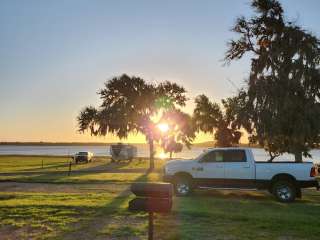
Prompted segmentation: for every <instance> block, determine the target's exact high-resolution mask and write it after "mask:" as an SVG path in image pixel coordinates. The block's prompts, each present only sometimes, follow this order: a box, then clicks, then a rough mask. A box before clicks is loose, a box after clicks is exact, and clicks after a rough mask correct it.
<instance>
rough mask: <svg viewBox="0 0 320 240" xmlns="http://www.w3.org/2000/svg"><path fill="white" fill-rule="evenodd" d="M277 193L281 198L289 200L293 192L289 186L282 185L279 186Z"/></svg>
mask: <svg viewBox="0 0 320 240" xmlns="http://www.w3.org/2000/svg"><path fill="white" fill-rule="evenodd" d="M277 195H278V196H279V198H280V199H281V200H284V201H287V200H289V199H290V198H291V196H292V193H291V190H290V188H289V187H288V186H280V187H278V188H277Z"/></svg>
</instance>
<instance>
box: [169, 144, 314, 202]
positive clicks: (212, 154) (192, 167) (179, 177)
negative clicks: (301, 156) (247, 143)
mask: <svg viewBox="0 0 320 240" xmlns="http://www.w3.org/2000/svg"><path fill="white" fill-rule="evenodd" d="M318 174H319V169H318V167H317V166H316V165H313V163H312V162H304V163H295V162H271V163H270V162H256V161H255V160H254V157H253V154H252V151H251V150H250V149H247V148H212V149H208V150H207V151H205V152H204V153H202V154H201V155H200V156H198V157H197V158H195V159H191V160H172V161H169V162H168V163H167V164H166V165H165V166H164V181H165V182H171V183H173V185H174V188H175V192H176V194H177V195H178V196H184V195H188V194H190V193H191V192H192V190H193V189H194V188H196V187H204V188H226V189H230V188H231V189H232V188H240V189H265V190H268V191H269V192H270V193H272V194H274V195H275V197H276V198H277V199H278V200H279V201H281V202H292V201H294V200H295V198H296V197H298V198H301V188H307V187H316V188H317V189H319V183H318V181H317V180H316V176H317V175H318Z"/></svg>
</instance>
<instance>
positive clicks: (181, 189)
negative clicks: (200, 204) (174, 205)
mask: <svg viewBox="0 0 320 240" xmlns="http://www.w3.org/2000/svg"><path fill="white" fill-rule="evenodd" d="M177 192H178V193H180V194H183V195H185V194H187V193H188V192H189V185H188V184H186V183H177Z"/></svg>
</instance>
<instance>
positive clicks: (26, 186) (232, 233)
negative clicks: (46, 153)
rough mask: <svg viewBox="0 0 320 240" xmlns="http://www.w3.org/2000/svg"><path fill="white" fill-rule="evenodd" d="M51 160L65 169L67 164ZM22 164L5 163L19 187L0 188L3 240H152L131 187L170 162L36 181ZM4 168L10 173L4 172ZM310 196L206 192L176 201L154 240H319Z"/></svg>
mask: <svg viewBox="0 0 320 240" xmlns="http://www.w3.org/2000/svg"><path fill="white" fill-rule="evenodd" d="M27 159H28V161H29V164H27V166H28V167H27V168H28V169H29V170H28V171H35V170H31V169H35V168H37V167H38V166H37V165H36V164H35V165H34V166H33V167H30V165H32V162H38V160H39V159H38V157H36V158H34V160H32V158H27ZM46 160H47V161H49V159H48V158H46ZM52 160H53V161H57V164H59V161H60V160H61V159H60V160H59V159H58V158H52ZM11 161H14V162H11ZM20 161H24V162H25V163H26V162H27V161H25V160H24V157H22V158H21V157H20V158H16V157H0V162H1V169H0V172H2V173H4V172H6V173H8V172H10V173H13V175H10V176H1V179H2V180H5V178H6V177H9V178H10V179H11V180H15V181H17V182H2V183H0V239H1V240H2V239H79V240H80V239H146V238H147V235H146V233H147V215H146V214H145V213H131V212H128V211H127V206H128V201H129V200H130V199H132V198H133V197H134V196H133V195H132V194H131V193H130V190H129V186H130V184H131V183H132V182H136V181H139V182H140V181H157V180H160V178H161V165H162V164H163V161H160V160H158V162H157V169H156V171H155V172H152V173H147V172H146V167H147V161H146V160H145V159H140V160H135V161H134V162H133V163H130V164H121V165H117V164H111V163H110V161H109V159H104V158H102V159H97V162H95V163H92V164H91V163H90V164H88V165H86V164H83V165H82V166H77V168H79V169H78V170H81V169H86V170H85V171H84V172H78V171H77V172H74V173H71V175H70V176H67V175H66V173H65V172H62V173H61V172H60V171H61V170H56V171H57V173H54V170H53V169H55V167H52V168H51V169H50V171H49V170H47V171H44V173H42V174H39V175H37V176H33V174H31V176H29V175H28V174H25V169H23V166H20V165H21V164H20V163H16V162H20ZM63 161H64V159H63V158H62V160H61V162H63ZM4 162H7V163H9V164H11V169H9V167H4V168H2V167H3V166H4V165H5V164H4ZM15 165H19V170H18V169H17V168H15V167H14V166H15ZM29 167H30V168H29ZM75 168H76V167H75ZM2 169H6V170H2ZM90 169H91V170H98V171H99V172H97V173H95V172H90V171H89V170H90ZM101 169H104V170H105V171H106V173H101V172H100V170H101ZM37 171H38V170H37ZM19 172H22V173H23V174H20V175H18V174H19ZM15 173H17V175H18V177H16V178H14V174H15ZM101 174H102V175H101ZM48 176H51V177H48ZM41 181H43V183H39V182H41ZM37 182H38V183H37ZM52 182H53V183H52ZM303 193H304V196H303V199H302V200H297V201H296V202H295V203H292V204H282V203H279V202H276V201H275V200H274V199H273V197H272V196H270V195H269V194H268V193H265V192H253V191H252V192H250V191H218V190H210V191H204V190H201V191H200V190H199V191H196V192H195V193H194V195H193V196H191V197H183V198H177V197H176V198H174V206H173V210H172V212H171V213H169V214H157V215H156V219H155V239H157V240H158V239H200V240H201V239H280V240H282V239H320V193H319V192H317V191H315V190H311V189H308V190H305V191H304V192H303Z"/></svg>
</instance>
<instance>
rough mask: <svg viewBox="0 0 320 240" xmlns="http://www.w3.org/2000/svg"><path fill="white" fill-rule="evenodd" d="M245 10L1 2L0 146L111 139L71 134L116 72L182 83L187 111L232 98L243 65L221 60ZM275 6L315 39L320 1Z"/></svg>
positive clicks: (287, 0) (231, 0)
mask: <svg viewBox="0 0 320 240" xmlns="http://www.w3.org/2000/svg"><path fill="white" fill-rule="evenodd" d="M249 2H250V1H248V0H221V1H218V0H216V1H215V0H208V1H205V0H201V1H196V0H193V1H188V0H181V1H178V0H161V1H150V0H145V1H143V0H137V1H130V0H127V1H124V0H123V1H122V0H120V1H119V0H118V1H116V0H115V1H104V0H90V1H89V0H68V1H62V0H57V1H49V0H48V1H43V0H38V1H33V0H28V1H15V0H2V1H1V2H0V30H1V37H0V54H1V58H0V109H1V112H0V141H53V142H70V141H95V142H96V141H106V142H111V141H117V139H116V138H114V137H112V136H107V137H101V138H96V137H91V136H90V135H88V134H85V135H83V134H82V135H81V134H79V133H77V122H76V117H77V115H78V113H79V111H80V110H81V109H82V108H83V107H84V106H86V105H95V106H98V105H99V103H100V101H99V98H98V95H97V94H96V92H97V90H98V89H100V88H102V87H103V83H104V82H105V81H106V80H107V79H110V78H111V77H113V76H117V75H120V74H122V73H127V74H129V75H137V76H140V77H143V78H144V79H146V80H148V81H152V82H160V81H163V80H170V81H174V82H177V83H179V84H181V85H183V86H184V87H185V88H186V89H187V91H188V95H189V97H190V101H189V102H188V106H187V107H186V111H188V112H190V113H191V112H192V108H193V104H192V102H193V100H194V97H195V96H197V95H198V94H201V93H204V94H206V95H208V96H209V97H210V98H211V99H212V100H215V101H219V100H220V99H222V98H225V97H228V96H230V95H232V94H234V93H235V92H236V88H235V86H233V85H232V84H231V83H230V82H229V81H228V80H227V79H230V80H231V81H232V82H234V83H235V85H236V86H238V87H241V86H242V85H243V81H244V79H245V78H246V77H247V76H248V72H249V59H248V58H247V59H244V60H241V61H239V62H236V63H233V64H231V65H230V66H224V65H223V61H222V59H223V57H224V52H225V51H226V42H227V41H228V40H229V39H230V38H232V37H234V35H233V34H232V33H231V32H230V31H229V30H230V28H231V27H232V25H233V23H234V21H235V19H236V17H238V16H240V15H246V16H249V15H251V14H252V11H251V10H250V7H249ZM305 2H308V4H305ZM281 3H282V4H283V7H284V9H285V13H286V16H288V19H290V20H294V21H297V23H298V24H299V25H302V26H303V27H304V28H306V29H307V30H309V31H311V32H313V33H314V34H316V35H317V36H320V15H319V10H320V1H319V0H307V1H301V0H282V1H281ZM143 140H144V137H143V136H131V137H130V138H129V139H128V141H129V142H142V141H143ZM206 140H211V139H210V138H209V137H208V136H201V137H199V138H198V139H197V141H206Z"/></svg>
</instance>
